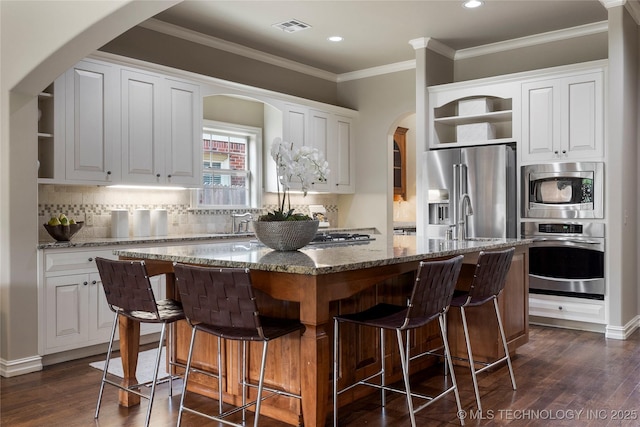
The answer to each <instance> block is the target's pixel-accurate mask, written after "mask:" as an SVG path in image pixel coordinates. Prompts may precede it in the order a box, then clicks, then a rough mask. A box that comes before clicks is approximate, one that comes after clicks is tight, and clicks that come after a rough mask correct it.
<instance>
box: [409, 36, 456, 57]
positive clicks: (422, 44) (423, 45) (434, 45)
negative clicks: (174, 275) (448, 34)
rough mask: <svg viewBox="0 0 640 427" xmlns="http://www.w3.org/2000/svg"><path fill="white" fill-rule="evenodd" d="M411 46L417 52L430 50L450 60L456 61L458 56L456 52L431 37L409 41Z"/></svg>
mask: <svg viewBox="0 0 640 427" xmlns="http://www.w3.org/2000/svg"><path fill="white" fill-rule="evenodd" d="M409 44H410V45H411V46H413V48H414V49H415V50H418V49H429V50H432V51H434V52H436V53H439V54H441V55H443V56H446V57H447V58H450V59H454V57H455V54H456V51H455V50H453V49H452V48H450V47H449V46H447V45H446V44H444V43H442V42H439V41H438V40H436V39H433V38H431V37H420V38H417V39H413V40H409Z"/></svg>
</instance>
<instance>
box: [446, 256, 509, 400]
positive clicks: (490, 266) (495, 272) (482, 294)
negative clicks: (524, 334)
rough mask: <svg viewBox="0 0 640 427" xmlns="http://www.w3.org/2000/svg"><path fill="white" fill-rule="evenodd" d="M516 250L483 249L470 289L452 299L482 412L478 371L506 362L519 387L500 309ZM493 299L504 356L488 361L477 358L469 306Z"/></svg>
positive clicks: (457, 293) (458, 293) (457, 292)
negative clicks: (458, 313) (478, 366)
mask: <svg viewBox="0 0 640 427" xmlns="http://www.w3.org/2000/svg"><path fill="white" fill-rule="evenodd" d="M514 252H515V248H509V249H505V250H502V251H491V252H484V251H483V252H480V254H479V256H478V262H477V263H476V268H475V272H474V275H473V279H472V281H471V286H470V288H469V291H468V292H460V291H456V293H455V294H454V296H453V299H452V300H451V307H459V308H460V314H461V316H462V326H463V329H464V338H465V342H466V345H467V354H468V362H469V367H470V369H471V377H472V379H473V388H474V391H475V395H476V402H477V403H478V411H480V412H482V404H481V403H480V392H479V390H478V378H477V374H479V373H481V372H483V371H485V370H487V369H489V368H491V367H494V366H496V365H497V364H499V363H502V362H504V361H506V362H507V366H508V367H509V375H511V385H512V386H513V389H514V390H515V389H516V378H515V376H514V375H513V367H512V365H511V357H510V356H509V348H508V347H507V339H506V337H505V334H504V327H503V326H502V317H501V316H500V308H499V307H498V295H500V293H501V292H502V290H503V289H504V286H505V284H506V279H507V273H508V272H509V268H510V267H511V260H512V258H513V253H514ZM490 301H493V307H494V311H495V314H496V318H497V320H498V329H499V330H500V337H501V339H502V347H503V349H504V357H502V358H499V359H498V360H495V361H493V362H490V363H486V362H480V361H477V360H474V359H473V353H472V351H471V340H470V339H469V328H468V326H467V315H466V309H467V308H468V307H476V306H480V305H482V304H485V303H488V302H490ZM477 365H482V366H483V367H482V368H480V369H476V366H477Z"/></svg>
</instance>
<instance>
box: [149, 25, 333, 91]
mask: <svg viewBox="0 0 640 427" xmlns="http://www.w3.org/2000/svg"><path fill="white" fill-rule="evenodd" d="M138 26H139V27H142V28H146V29H148V30H151V31H156V32H159V33H163V34H167V35H169V36H172V37H177V38H180V39H183V40H187V41H190V42H193V43H198V44H201V45H204V46H208V47H211V48H214V49H218V50H223V51H225V52H229V53H233V54H236V55H240V56H243V57H246V58H250V59H255V60H256V61H261V62H265V63H267V64H271V65H275V66H277V67H282V68H286V69H288V70H291V71H297V72H299V73H303V74H307V75H310V76H313V77H318V78H320V79H324V80H329V81H332V82H336V81H338V75H337V74H335V73H330V72H328V71H324V70H320V69H319V68H315V67H311V66H308V65H304V64H301V63H299V62H296V61H291V60H288V59H284V58H281V57H279V56H275V55H271V54H268V53H265V52H261V51H259V50H256V49H252V48H250V47H246V46H242V45H239V44H237V43H232V42H229V41H226V40H222V39H219V38H216V37H212V36H209V35H206V34H203V33H200V32H197V31H193V30H188V29H186V28H183V27H179V26H177V25H173V24H169V23H167V22H163V21H160V20H158V19H154V18H151V19H148V20H146V21H144V22H142V23H140V24H138Z"/></svg>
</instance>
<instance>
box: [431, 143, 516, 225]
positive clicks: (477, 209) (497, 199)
mask: <svg viewBox="0 0 640 427" xmlns="http://www.w3.org/2000/svg"><path fill="white" fill-rule="evenodd" d="M425 168H426V169H427V170H426V173H425V174H423V176H424V177H425V179H426V180H427V182H426V185H425V186H424V188H426V189H427V191H428V194H427V197H426V199H427V204H428V208H427V215H428V221H427V235H428V236H432V237H444V236H445V235H446V230H447V229H452V231H453V237H454V238H456V234H457V228H453V227H452V226H455V225H456V224H458V221H459V219H460V215H464V214H465V212H459V210H460V200H461V197H462V195H463V194H465V193H466V194H468V195H469V199H470V201H471V206H472V210H473V214H472V215H470V216H467V229H466V235H467V236H468V237H507V238H515V237H517V208H518V202H517V183H516V179H517V178H516V176H517V175H516V150H515V147H514V145H513V144H506V145H502V144H500V145H487V146H478V147H465V148H453V149H441V150H431V151H429V152H427V154H426V165H425ZM465 208H466V206H465ZM464 210H465V211H466V209H464Z"/></svg>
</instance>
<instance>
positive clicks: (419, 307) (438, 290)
mask: <svg viewBox="0 0 640 427" xmlns="http://www.w3.org/2000/svg"><path fill="white" fill-rule="evenodd" d="M462 259H463V256H462V255H460V256H457V257H454V258H450V259H447V260H443V261H428V262H425V261H423V262H421V263H420V265H419V267H418V272H417V275H416V279H415V283H414V285H413V291H412V294H411V298H410V300H409V304H408V306H399V305H392V304H385V303H380V304H377V305H375V306H374V307H371V308H369V309H367V310H364V311H361V312H358V313H353V314H343V315H338V316H335V317H334V341H333V349H334V350H333V425H334V427H337V425H338V396H339V395H340V394H341V393H343V392H345V391H347V390H350V389H352V388H353V387H356V386H359V385H365V386H371V387H375V388H378V389H380V390H381V394H382V406H383V407H384V406H385V391H392V392H397V393H403V394H405V395H406V399H407V406H408V408H409V416H410V419H411V425H412V427H416V418H415V414H416V412H418V411H421V410H422V409H424V408H426V407H427V406H429V405H430V404H432V403H434V402H435V401H437V400H439V399H440V398H442V397H443V396H445V395H447V394H448V393H451V392H453V393H454V395H455V399H456V404H457V407H458V411H457V416H458V417H459V419H460V423H461V424H462V425H464V419H463V418H462V412H461V410H462V407H461V405H460V396H459V394H458V386H457V384H456V378H455V374H454V372H453V364H452V361H451V354H450V353H449V344H448V341H447V334H446V327H445V326H446V313H447V310H448V309H449V303H450V302H451V298H452V297H453V292H454V288H455V286H456V282H457V280H458V276H459V274H460V270H461V268H462ZM436 319H437V320H438V323H439V326H440V334H441V336H442V341H443V347H444V354H445V359H446V363H447V365H448V366H449V371H450V372H451V386H450V387H447V388H446V389H445V390H443V391H442V392H440V393H439V394H437V395H435V396H427V395H425V394H420V393H415V392H412V391H411V387H410V385H409V361H410V360H412V359H414V358H413V357H411V356H410V354H409V351H408V349H409V340H410V332H411V331H412V330H415V329H416V328H420V327H422V326H425V325H427V324H428V323H430V322H432V321H434V320H436ZM341 323H353V324H357V325H362V326H368V327H373V328H378V329H380V363H381V369H380V371H378V372H377V373H374V374H372V375H370V376H369V377H367V378H365V379H363V380H361V381H358V382H356V383H354V384H351V385H348V386H345V387H343V388H342V389H340V390H339V389H338V382H339V371H340V369H339V368H340V366H339V354H340V352H339V342H340V341H339V329H340V328H339V326H340V324H341ZM385 330H394V331H395V332H396V337H397V341H398V350H399V352H400V363H401V365H402V366H401V368H402V376H403V380H404V390H402V389H397V388H393V387H389V386H388V385H387V383H386V379H385V363H384V359H385V345H384V331H385ZM403 335H406V341H403ZM405 346H406V349H405ZM376 377H380V382H379V383H377V382H372V380H373V379H374V378H376ZM413 398H421V399H426V402H425V403H422V404H421V405H420V406H419V407H417V408H415V409H414V404H413Z"/></svg>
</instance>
